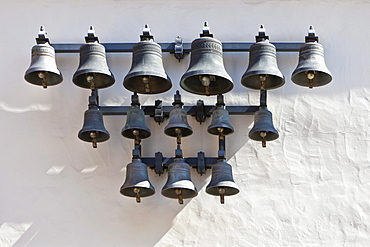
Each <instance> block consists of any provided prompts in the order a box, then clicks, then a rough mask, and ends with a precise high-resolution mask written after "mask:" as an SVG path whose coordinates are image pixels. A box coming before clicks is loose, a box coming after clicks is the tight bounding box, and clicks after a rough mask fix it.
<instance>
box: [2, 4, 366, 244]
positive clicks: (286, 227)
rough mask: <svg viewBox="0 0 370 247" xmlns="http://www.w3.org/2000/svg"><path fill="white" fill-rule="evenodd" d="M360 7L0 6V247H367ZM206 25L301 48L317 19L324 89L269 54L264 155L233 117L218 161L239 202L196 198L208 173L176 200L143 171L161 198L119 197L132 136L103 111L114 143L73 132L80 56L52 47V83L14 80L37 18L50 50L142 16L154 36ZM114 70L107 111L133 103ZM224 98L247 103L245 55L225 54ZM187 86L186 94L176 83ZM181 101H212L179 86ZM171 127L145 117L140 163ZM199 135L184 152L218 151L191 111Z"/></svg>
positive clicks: (169, 37)
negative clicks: (275, 66)
mask: <svg viewBox="0 0 370 247" xmlns="http://www.w3.org/2000/svg"><path fill="white" fill-rule="evenodd" d="M369 15H370V2H369V1H248V0H245V1H241V0H235V1H208V0H206V1H170V0H167V1H160V0H158V1H157V0H155V1H128V0H127V1H126V0H105V1H99V0H90V1H76V0H74V1H71V0H66V1H56V0H49V1H40V0H35V1H25V0H18V1H2V4H1V8H0V20H1V23H2V25H1V33H2V37H1V39H0V45H1V46H0V47H1V57H0V64H1V66H0V71H1V92H0V95H1V97H0V117H1V121H0V129H1V133H2V134H1V139H0V153H1V156H0V157H1V162H0V202H1V203H0V246H4V247H5V246H38V247H39V246H140V247H143V246H144V247H145V246H158V247H161V246H242V247H246V246H307V247H311V246H335V247H337V246H356V247H357V246H370V213H369V211H370V162H369V159H370V146H369V143H370V117H369V116H370V86H369V79H368V78H369V69H368V67H369V65H370V49H368V44H367V43H366V42H364V40H365V41H366V40H367V39H368V38H369V37H370V35H369V31H368V23H369ZM204 21H208V22H209V24H210V26H211V30H212V32H213V33H214V34H215V38H218V39H219V40H221V41H224V42H225V41H249V42H252V41H254V36H255V35H256V34H257V31H258V27H259V25H260V24H264V25H265V27H266V31H267V34H268V35H269V36H270V40H271V41H272V42H274V41H275V42H276V41H298V42H303V41H304V36H305V35H306V34H307V30H308V27H309V26H310V25H313V26H314V27H315V29H316V32H317V35H318V36H319V37H320V43H321V44H322V45H323V46H324V47H325V56H326V57H325V59H326V64H327V66H328V68H329V69H330V70H331V72H332V74H333V78H334V79H333V81H332V83H330V84H328V85H327V86H324V87H321V88H315V89H312V90H309V89H308V88H303V87H299V86H297V85H295V84H293V83H292V82H291V80H290V75H291V73H292V71H293V70H294V69H295V67H296V65H297V59H298V53H278V63H279V67H280V69H281V71H282V72H283V73H284V75H285V77H286V84H285V85H284V86H283V87H281V88H279V89H275V90H272V91H271V92H269V94H268V106H269V110H270V111H271V112H272V113H273V120H274V125H275V127H276V128H277V129H278V131H279V133H280V138H279V139H278V140H276V141H273V142H270V143H268V145H267V148H262V147H261V145H260V143H257V142H254V141H252V140H250V139H249V138H248V132H249V130H250V128H251V127H252V126H253V117H252V116H244V117H243V116H233V117H231V123H232V124H233V126H234V127H235V129H236V132H235V133H234V134H233V135H231V136H229V137H228V138H227V156H228V157H227V158H228V162H229V163H230V164H231V165H232V166H233V171H234V179H235V181H236V182H237V184H238V185H239V187H240V190H241V191H240V193H239V194H238V195H236V196H232V197H227V198H226V203H225V204H224V205H221V204H220V203H219V198H217V197H213V196H210V195H208V194H207V193H205V187H206V186H207V184H208V182H209V180H210V172H209V171H208V172H207V174H206V175H205V176H204V175H203V176H202V177H201V176H199V175H198V174H197V173H196V172H195V171H192V179H193V181H194V183H195V185H196V186H197V188H198V190H199V195H198V196H197V197H195V198H193V199H191V200H185V203H184V205H179V204H178V203H177V201H176V200H171V199H168V198H164V197H162V196H161V194H160V190H161V188H162V186H163V185H164V183H165V182H166V176H161V177H158V176H157V175H156V174H154V172H153V171H150V172H149V175H150V179H151V181H152V183H153V185H154V186H155V188H156V190H157V193H156V194H155V195H154V196H152V197H149V198H144V199H143V200H142V203H141V204H137V203H136V202H135V200H134V199H132V198H128V197H124V196H121V195H120V194H119V187H120V186H121V185H122V183H123V181H124V178H125V173H126V171H125V166H126V164H128V163H129V162H130V160H131V149H132V146H133V144H132V141H131V140H129V139H125V138H123V137H122V136H121V135H120V131H121V128H122V127H123V125H124V124H125V117H123V116H117V117H105V119H104V121H105V126H106V128H107V129H108V130H109V132H110V134H111V139H110V140H109V141H107V142H105V143H102V144H99V145H98V149H93V148H92V147H91V145H90V144H89V143H84V142H82V141H80V140H79V139H78V138H77V133H78V131H79V130H80V129H81V126H82V121H83V112H84V111H85V110H86V108H87V98H88V96H89V90H85V89H81V88H78V87H76V86H74V84H73V83H72V75H73V73H74V72H75V70H76V69H77V66H78V54H57V63H58V66H59V69H60V70H61V71H62V73H63V75H64V81H63V83H62V84H60V85H58V86H54V87H49V88H48V89H47V90H43V89H42V88H41V87H36V86H34V85H31V84H29V83H27V82H25V80H24V79H23V75H24V72H25V70H26V69H27V68H28V66H29V63H30V50H31V47H32V46H33V45H34V44H35V40H34V38H35V37H36V35H37V32H38V29H39V26H40V25H44V26H45V27H46V30H47V32H48V35H49V37H50V39H51V42H52V43H66V42H74V43H83V42H84V36H85V35H86V32H87V29H88V27H89V26H90V25H94V27H95V29H96V33H97V35H98V36H99V38H100V41H101V42H137V41H138V40H139V35H140V34H141V30H142V28H143V26H144V24H145V23H148V24H149V25H150V27H151V29H152V32H153V34H154V36H155V38H156V41H158V42H173V41H174V38H175V37H176V36H177V35H180V36H182V37H183V39H184V42H191V41H192V40H193V39H195V38H197V37H198V35H199V33H200V31H201V29H202V25H203V22H204ZM107 57H108V63H109V66H110V69H111V71H112V72H113V73H114V75H115V77H116V83H115V84H114V86H112V87H110V88H107V89H104V90H101V91H100V101H101V104H102V105H128V104H129V103H130V95H131V94H130V92H129V91H127V90H126V89H125V88H124V87H123V86H122V80H123V77H124V76H125V75H126V73H127V72H128V70H129V68H130V64H131V54H118V53H117V54H108V55H107ZM188 63H189V56H187V57H186V58H185V59H184V60H183V61H182V62H181V63H178V62H177V61H176V60H175V58H174V57H173V56H172V55H170V54H164V65H165V67H166V71H167V73H168V75H169V76H170V77H171V79H172V82H173V87H172V89H171V90H170V91H168V92H166V93H163V94H161V95H152V96H147V95H141V96H140V101H141V103H142V104H144V105H145V104H153V103H154V101H155V100H156V99H158V98H161V99H163V101H164V104H166V105H168V104H170V103H171V102H172V100H173V94H174V93H175V91H176V90H179V89H180V86H179V85H178V82H179V79H180V77H181V75H182V74H183V73H184V72H185V71H186V69H187V67H188ZM224 63H225V67H226V70H227V71H228V72H229V74H230V75H231V77H232V78H233V80H234V84H235V86H234V89H233V90H232V91H231V92H230V93H228V94H226V95H225V100H226V103H227V104H228V105H248V104H252V105H253V104H254V105H256V104H258V100H259V94H258V92H256V91H253V90H249V89H247V88H245V87H243V86H242V85H241V84H240V78H241V76H242V74H243V73H244V71H245V69H246V67H247V65H248V53H227V54H224ZM181 91H182V90H181ZM182 96H183V101H184V102H185V104H187V105H192V104H195V102H196V100H198V99H203V100H204V101H205V103H206V104H214V103H215V100H216V99H215V97H202V96H196V95H192V94H190V93H187V92H183V91H182ZM166 123H167V122H165V123H164V124H161V125H157V124H155V123H154V122H153V120H152V119H149V118H148V119H147V124H148V126H149V127H150V128H151V131H152V136H151V137H150V138H149V139H146V140H144V141H143V153H144V156H153V155H154V153H155V152H157V151H162V152H163V154H164V155H165V156H173V154H174V148H175V140H174V139H173V138H170V137H167V136H165V135H164V134H163V128H164V126H165V124H166ZM189 123H190V125H192V126H193V129H194V134H193V135H192V136H190V137H187V138H184V139H183V143H184V144H183V150H184V154H185V156H194V155H195V154H196V152H198V151H201V150H202V151H204V152H206V154H207V156H215V155H217V145H216V143H217V138H216V137H215V136H211V135H209V134H208V133H207V131H206V129H207V126H208V125H209V123H210V119H207V121H206V123H205V124H202V125H199V124H198V123H197V122H196V121H195V120H194V119H191V118H190V117H189Z"/></svg>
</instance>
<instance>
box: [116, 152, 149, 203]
mask: <svg viewBox="0 0 370 247" xmlns="http://www.w3.org/2000/svg"><path fill="white" fill-rule="evenodd" d="M120 192H121V194H122V195H124V196H130V197H136V202H140V198H141V197H147V196H151V195H153V194H154V193H155V189H154V187H153V185H152V184H151V183H150V181H149V177H148V168H147V166H146V164H144V163H142V162H141V160H140V159H133V160H132V162H131V163H130V164H128V165H127V167H126V180H125V182H124V184H123V185H122V186H121V189H120Z"/></svg>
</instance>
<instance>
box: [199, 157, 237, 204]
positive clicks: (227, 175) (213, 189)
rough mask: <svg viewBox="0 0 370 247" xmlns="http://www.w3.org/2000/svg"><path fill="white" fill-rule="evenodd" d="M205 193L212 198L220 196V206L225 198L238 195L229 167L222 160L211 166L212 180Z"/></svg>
mask: <svg viewBox="0 0 370 247" xmlns="http://www.w3.org/2000/svg"><path fill="white" fill-rule="evenodd" d="M206 192H207V193H208V194H211V195H214V196H220V200H221V203H222V204H224V202H225V201H224V197H225V196H231V195H235V194H238V193H239V188H238V186H237V185H236V184H235V182H234V179H233V174H232V167H231V165H229V164H228V163H226V162H225V161H224V160H219V161H218V162H217V163H216V164H214V165H213V166H212V178H211V181H210V183H209V184H208V185H207V188H206Z"/></svg>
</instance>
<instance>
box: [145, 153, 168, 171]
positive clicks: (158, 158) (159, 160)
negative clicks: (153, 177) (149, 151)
mask: <svg viewBox="0 0 370 247" xmlns="http://www.w3.org/2000/svg"><path fill="white" fill-rule="evenodd" d="M147 165H148V164H147ZM154 172H155V173H156V174H158V175H159V176H160V175H161V174H163V173H164V169H163V155H162V153H161V152H156V153H155V157H154Z"/></svg>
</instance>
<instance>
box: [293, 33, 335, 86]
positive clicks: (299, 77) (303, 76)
mask: <svg viewBox="0 0 370 247" xmlns="http://www.w3.org/2000/svg"><path fill="white" fill-rule="evenodd" d="M317 40H318V38H317V37H316V36H315V32H314V30H313V27H312V26H311V27H310V30H309V33H308V36H306V44H304V45H302V46H301V47H300V49H299V61H298V66H297V68H296V69H295V70H294V72H293V74H292V81H293V82H294V83H295V84H297V85H300V86H303V87H309V88H312V87H319V86H323V85H326V84H328V83H329V82H331V80H332V76H331V73H330V71H329V69H328V68H327V67H326V64H325V60H324V47H323V46H322V45H321V44H319V43H317Z"/></svg>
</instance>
